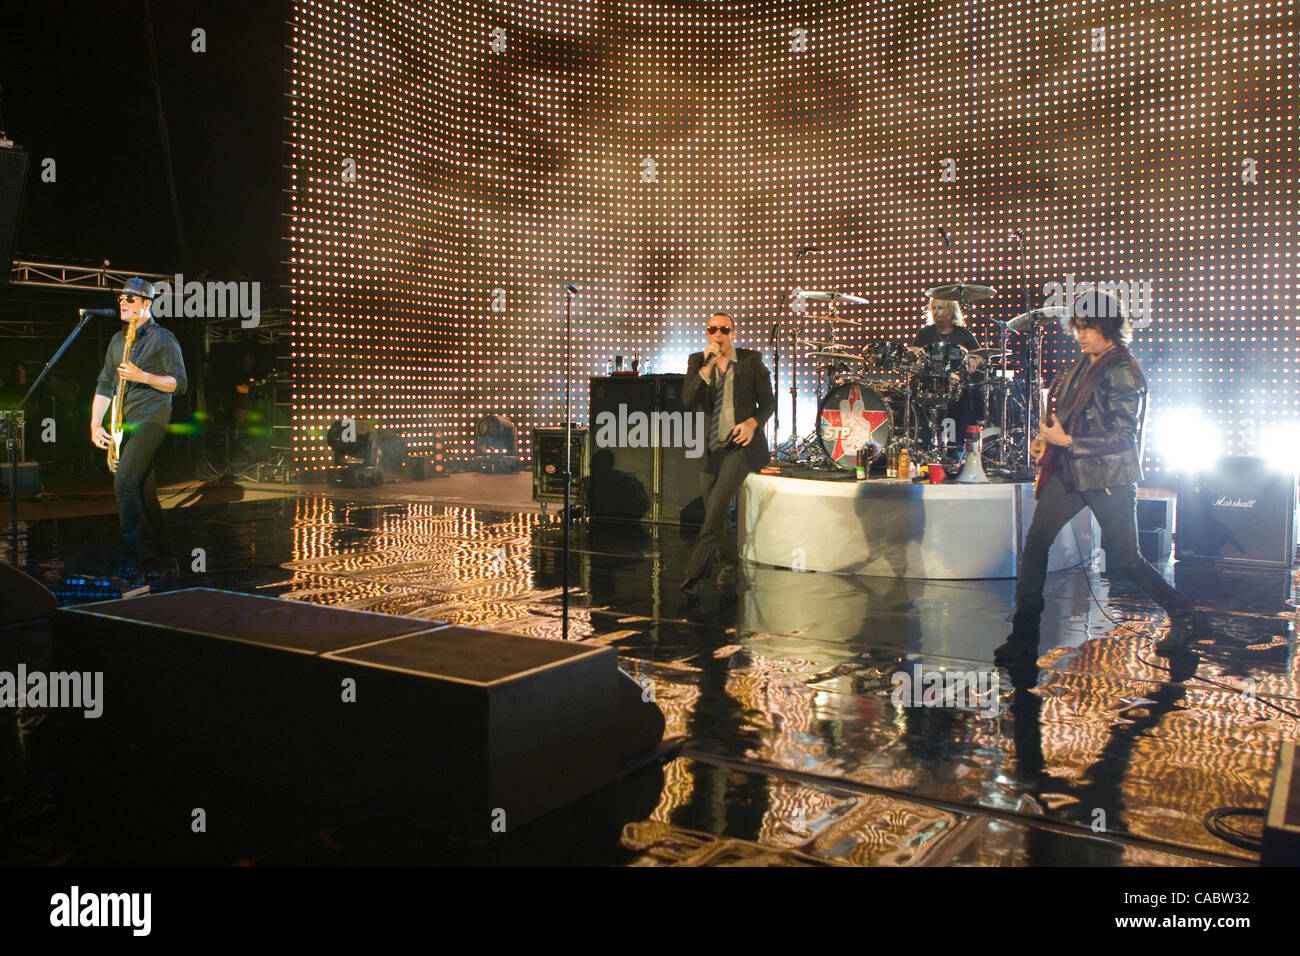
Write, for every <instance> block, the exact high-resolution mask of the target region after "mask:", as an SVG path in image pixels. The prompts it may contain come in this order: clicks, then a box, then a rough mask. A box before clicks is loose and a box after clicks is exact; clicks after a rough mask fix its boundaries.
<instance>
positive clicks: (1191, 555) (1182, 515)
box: [1176, 458, 1296, 568]
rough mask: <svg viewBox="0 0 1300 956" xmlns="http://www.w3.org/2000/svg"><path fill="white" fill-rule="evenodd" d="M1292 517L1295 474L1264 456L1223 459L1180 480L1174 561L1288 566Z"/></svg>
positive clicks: (1293, 537) (1291, 556)
mask: <svg viewBox="0 0 1300 956" xmlns="http://www.w3.org/2000/svg"><path fill="white" fill-rule="evenodd" d="M1295 514H1296V476H1295V475H1294V474H1293V473H1292V474H1287V473H1283V472H1279V471H1274V470H1272V469H1270V468H1269V467H1268V464H1267V463H1266V462H1265V460H1264V459H1263V458H1221V459H1219V461H1218V462H1216V463H1215V465H1214V467H1213V468H1211V469H1210V470H1208V471H1205V472H1202V473H1201V474H1198V475H1187V476H1184V477H1182V478H1181V479H1180V480H1179V482H1178V535H1177V539H1178V546H1177V552H1176V553H1177V555H1178V559H1179V560H1180V561H1187V560H1200V561H1215V562H1221V563H1225V564H1236V565H1250V566H1253V567H1268V568H1290V567H1291V564H1292V561H1293V560H1294V559H1295V545H1296V534H1295Z"/></svg>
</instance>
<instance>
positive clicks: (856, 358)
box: [804, 352, 867, 362]
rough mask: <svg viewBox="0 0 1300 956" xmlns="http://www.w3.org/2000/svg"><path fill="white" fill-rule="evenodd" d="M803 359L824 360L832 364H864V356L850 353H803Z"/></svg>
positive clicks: (865, 358)
mask: <svg viewBox="0 0 1300 956" xmlns="http://www.w3.org/2000/svg"><path fill="white" fill-rule="evenodd" d="M804 358H824V359H830V360H831V361H833V362H846V361H847V362H865V361H866V360H867V357H866V356H865V355H854V354H853V353H852V352H805V353H804Z"/></svg>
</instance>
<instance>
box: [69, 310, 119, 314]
mask: <svg viewBox="0 0 1300 956" xmlns="http://www.w3.org/2000/svg"><path fill="white" fill-rule="evenodd" d="M78 311H79V312H80V313H81V314H82V315H118V314H119V313H118V311H117V309H78Z"/></svg>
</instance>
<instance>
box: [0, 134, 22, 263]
mask: <svg viewBox="0 0 1300 956" xmlns="http://www.w3.org/2000/svg"><path fill="white" fill-rule="evenodd" d="M26 182H27V153H25V152H24V151H23V150H21V149H8V148H0V286H5V285H8V284H9V267H10V265H11V264H12V262H13V252H14V239H15V238H16V237H17V235H18V216H19V213H20V212H22V207H23V187H24V186H25V185H26Z"/></svg>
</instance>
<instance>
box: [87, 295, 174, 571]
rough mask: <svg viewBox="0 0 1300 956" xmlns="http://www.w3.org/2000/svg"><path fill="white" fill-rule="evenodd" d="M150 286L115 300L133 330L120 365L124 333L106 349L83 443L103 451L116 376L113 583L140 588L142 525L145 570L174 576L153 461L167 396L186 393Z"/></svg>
mask: <svg viewBox="0 0 1300 956" xmlns="http://www.w3.org/2000/svg"><path fill="white" fill-rule="evenodd" d="M153 300H154V287H153V284H152V283H150V282H147V281H145V280H144V279H140V278H133V279H127V280H126V283H125V285H124V286H123V287H122V291H121V293H120V294H119V295H118V297H117V309H118V315H119V317H120V318H121V320H122V322H123V323H130V324H131V325H133V326H134V327H135V341H134V342H133V343H132V345H131V355H130V358H129V359H128V360H126V361H123V356H122V352H123V343H124V341H125V339H126V331H127V326H126V325H124V327H123V328H122V330H121V331H119V332H118V333H117V334H115V335H114V336H113V338H112V340H111V341H110V342H109V343H108V352H107V353H106V354H105V356H104V368H103V371H101V372H100V373H99V382H98V383H97V384H96V386H95V401H94V404H93V405H92V406H91V410H90V440H91V442H93V443H94V444H95V446H96V447H97V448H103V449H107V448H108V446H109V445H110V444H111V443H112V441H113V436H112V435H111V434H110V433H109V431H108V429H106V428H105V427H104V424H103V421H104V413H105V412H106V411H108V409H109V405H110V404H111V403H112V401H113V396H114V393H115V392H116V391H117V385H118V379H119V377H120V378H121V379H122V380H123V381H124V382H125V389H124V391H123V403H122V405H123V407H122V430H123V432H124V439H123V442H122V447H121V450H120V452H119V455H118V461H117V471H116V472H115V473H114V475H113V493H114V494H115V495H116V496H117V509H118V515H119V517H120V519H121V523H122V557H121V560H120V561H119V562H118V566H117V570H116V572H115V573H114V577H115V578H118V579H119V580H120V582H121V583H122V584H123V585H126V586H132V587H134V586H138V585H141V584H143V583H145V568H144V564H143V556H142V552H141V548H142V543H141V540H140V533H141V530H142V524H143V525H147V526H148V531H149V533H150V537H151V539H152V544H153V546H154V548H155V549H156V551H157V559H158V560H157V564H156V565H155V566H154V567H153V568H151V569H149V570H150V571H151V573H152V574H156V575H159V576H165V575H175V574H178V573H179V566H178V564H177V561H176V549H175V547H174V545H173V544H172V540H171V535H170V534H168V532H167V525H166V524H165V523H164V522H163V510H162V505H161V504H160V503H159V501H158V485H157V482H156V481H155V477H154V456H155V455H156V454H157V452H158V447H159V446H160V445H161V444H162V440H163V439H164V438H165V437H167V426H168V424H169V423H170V422H171V416H172V396H173V395H182V394H184V393H185V387H186V384H187V383H186V378H185V359H184V358H183V357H182V356H181V347H180V343H178V342H177V341H176V336H174V335H172V333H170V332H168V331H167V330H166V329H164V328H163V327H162V326H160V325H159V324H158V323H157V322H155V321H153V319H152V318H151V317H150V315H149V309H150V307H151V306H152V305H153Z"/></svg>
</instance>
